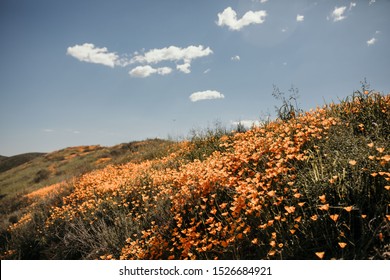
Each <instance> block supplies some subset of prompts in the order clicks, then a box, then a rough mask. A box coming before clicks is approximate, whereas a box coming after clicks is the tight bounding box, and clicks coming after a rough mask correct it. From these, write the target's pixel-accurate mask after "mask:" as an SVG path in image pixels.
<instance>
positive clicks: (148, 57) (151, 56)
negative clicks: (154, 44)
mask: <svg viewBox="0 0 390 280" xmlns="http://www.w3.org/2000/svg"><path fill="white" fill-rule="evenodd" d="M212 53H213V51H212V50H211V49H210V48H209V47H207V48H205V47H204V46H202V45H199V46H188V47H186V48H180V47H176V46H170V47H166V48H162V49H152V50H150V51H148V52H146V53H144V54H143V55H136V56H135V57H133V58H132V59H131V63H137V62H138V63H147V64H149V63H159V62H162V61H181V60H182V61H184V63H191V61H192V60H194V59H196V58H200V57H204V56H208V55H210V54H212Z"/></svg>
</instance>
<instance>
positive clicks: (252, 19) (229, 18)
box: [217, 7, 267, 31]
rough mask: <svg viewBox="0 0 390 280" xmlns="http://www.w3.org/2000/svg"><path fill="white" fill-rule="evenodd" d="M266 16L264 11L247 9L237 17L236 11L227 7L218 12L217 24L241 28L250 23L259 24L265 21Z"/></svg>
mask: <svg viewBox="0 0 390 280" xmlns="http://www.w3.org/2000/svg"><path fill="white" fill-rule="evenodd" d="M266 16H267V12H266V11H263V10H261V11H255V12H254V11H248V12H246V13H245V14H244V15H243V16H242V18H240V19H237V13H236V12H235V11H234V10H233V9H232V8H231V7H227V8H226V9H225V10H224V11H223V12H222V13H218V21H217V25H218V26H225V25H226V26H228V27H229V29H230V30H235V31H238V30H241V29H242V28H243V27H245V26H247V25H250V24H261V23H263V22H264V21H265V17H266Z"/></svg>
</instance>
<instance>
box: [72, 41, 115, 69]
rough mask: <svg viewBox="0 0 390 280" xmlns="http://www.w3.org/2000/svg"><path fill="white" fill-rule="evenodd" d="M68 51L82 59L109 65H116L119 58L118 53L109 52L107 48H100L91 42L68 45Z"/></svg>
mask: <svg viewBox="0 0 390 280" xmlns="http://www.w3.org/2000/svg"><path fill="white" fill-rule="evenodd" d="M66 53H67V54H68V55H71V56H73V57H74V58H77V59H78V60H80V61H84V62H90V63H96V64H103V65H106V66H109V67H114V66H115V65H116V63H117V62H118V59H119V56H118V55H117V54H116V53H112V52H108V50H107V48H98V47H95V45H94V44H90V43H85V44H83V45H75V46H73V47H68V49H67V51H66Z"/></svg>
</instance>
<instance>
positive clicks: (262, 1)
mask: <svg viewBox="0 0 390 280" xmlns="http://www.w3.org/2000/svg"><path fill="white" fill-rule="evenodd" d="M252 2H260V3H262V4H263V3H265V2H268V0H252Z"/></svg>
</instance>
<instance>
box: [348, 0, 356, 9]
mask: <svg viewBox="0 0 390 280" xmlns="http://www.w3.org/2000/svg"><path fill="white" fill-rule="evenodd" d="M354 7H356V3H355V2H351V3H350V4H349V11H350V10H352V8H354Z"/></svg>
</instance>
